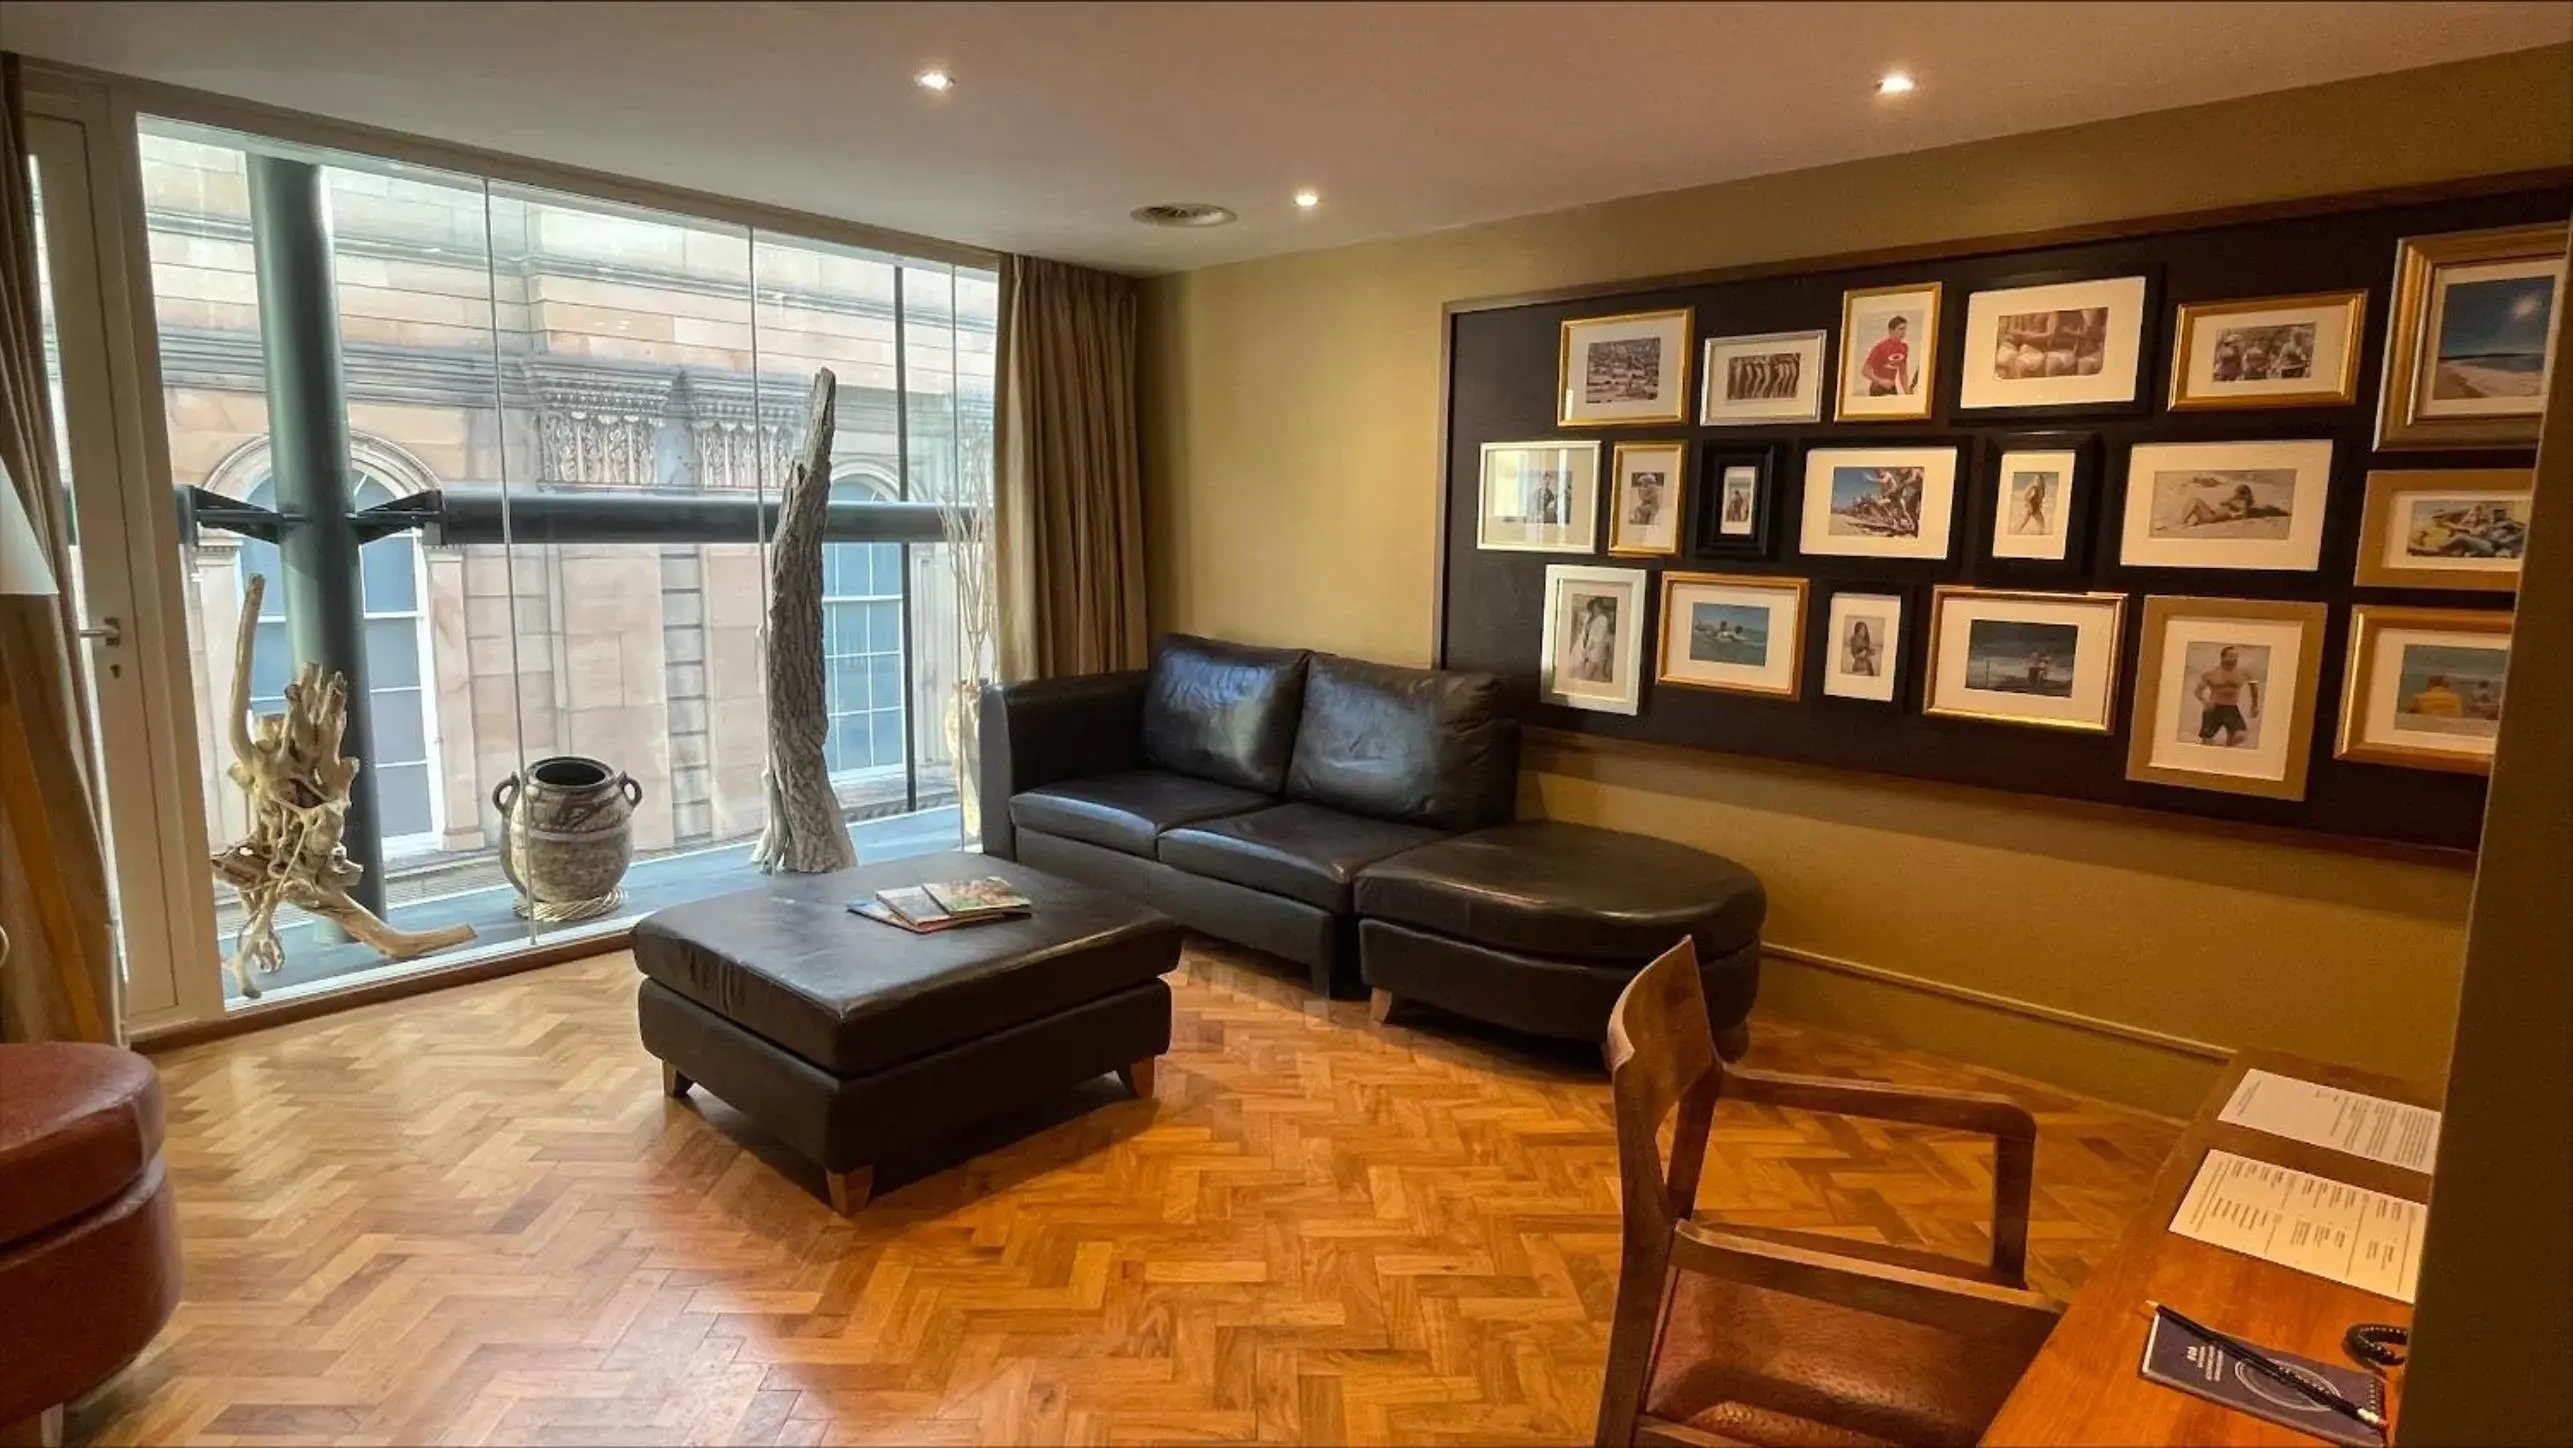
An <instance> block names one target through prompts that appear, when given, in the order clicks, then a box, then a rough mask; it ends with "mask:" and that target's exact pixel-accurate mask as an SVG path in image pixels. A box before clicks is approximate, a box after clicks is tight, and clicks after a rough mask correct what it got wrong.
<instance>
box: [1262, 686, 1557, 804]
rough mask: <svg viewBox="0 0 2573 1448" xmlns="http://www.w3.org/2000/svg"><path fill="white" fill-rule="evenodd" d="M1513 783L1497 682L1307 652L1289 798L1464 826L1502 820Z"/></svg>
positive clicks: (1515, 747)
mask: <svg viewBox="0 0 2573 1448" xmlns="http://www.w3.org/2000/svg"><path fill="white" fill-rule="evenodd" d="M1518 787H1519V725H1518V721H1517V720H1515V719H1513V718H1511V717H1510V716H1509V714H1508V713H1507V712H1506V710H1505V708H1504V706H1503V698H1502V692H1501V680H1500V679H1499V678H1498V677H1497V676H1495V675H1492V674H1479V673H1467V672H1463V671H1460V670H1447V669H1405V668H1398V667H1396V666H1394V665H1392V664H1371V663H1368V662H1366V661H1364V660H1361V659H1343V658H1337V657H1334V656H1333V655H1330V654H1316V655H1314V657H1313V662H1312V664H1311V666H1310V667H1309V669H1308V670H1307V672H1306V675H1305V683H1304V716H1303V720H1302V722H1301V723H1300V724H1299V725H1298V727H1297V730H1296V738H1295V757H1294V762H1293V764H1292V765H1291V766H1290V768H1289V769H1288V772H1287V782H1286V792H1287V795H1288V796H1289V797H1290V798H1293V799H1302V800H1311V801H1313V802H1314V803H1316V804H1325V805H1329V806H1331V807H1332V808H1334V809H1341V810H1347V811H1349V812H1350V813H1352V814H1362V815H1374V816H1376V817H1378V818H1380V819H1389V820H1401V821H1402V822H1404V823H1405V824H1415V825H1427V826H1429V827H1430V828H1433V829H1438V830H1471V829H1480V828H1482V827H1484V826H1486V825H1497V824H1505V823H1507V822H1508V821H1509V819H1510V815H1511V812H1512V808H1513V805H1514V803H1515V800H1516V795H1517V792H1518Z"/></svg>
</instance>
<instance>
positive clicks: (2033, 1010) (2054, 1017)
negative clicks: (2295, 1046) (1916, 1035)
mask: <svg viewBox="0 0 2573 1448" xmlns="http://www.w3.org/2000/svg"><path fill="white" fill-rule="evenodd" d="M1760 950H1761V953H1762V954H1763V955H1774V956H1776V957H1778V958H1779V959H1780V960H1786V961H1793V962H1794V963H1796V964H1798V965H1804V966H1812V967H1814V968H1816V969H1819V970H1828V971H1834V972H1837V973H1839V974H1842V975H1851V976H1856V977H1858V978H1859V979H1861V980H1870V981H1875V982H1877V983H1878V984H1881V985H1890V986H1894V987H1896V988H1897V989H1901V990H1910V991H1919V992H1920V993H1922V994H1923V995H1933V996H1940V997H1943V998H1945V999H1948V1000H1952V1001H1959V1002H1962V1003H1964V1004H1966V1005H1970V1006H1977V1007H1980V1008H1982V1009H1984V1010H1990V1011H2000V1012H2002V1013H2004V1014H2006V1015H2014V1016H2024V1017H2026V1018H2028V1019H2030V1020H2036V1021H2044V1022H2046V1023H2047V1024H2048V1025H2055V1026H2063V1027H2066V1028H2069V1029H2071V1030H2076V1031H2086V1032H2088V1033H2090V1034H2092V1035H2095V1036H2107V1037H2110V1038H2112V1039H2114V1040H2119V1041H2125V1042H2127V1043H2129V1044H2131V1045H2138V1046H2143V1047H2146V1048H2148V1049H2150V1050H2156V1051H2167V1052H2169V1053H2171V1054H2173V1055H2177V1056H2187V1057H2190V1058H2192V1059H2196V1060H2203V1061H2214V1062H2218V1063H2222V1062H2225V1061H2229V1060H2231V1059H2233V1056H2234V1054H2235V1051H2234V1048H2233V1047H2231V1046H2220V1045H2217V1044H2215V1043H2214V1042H2212V1041H2201V1040H2197V1039H2195V1038H2194V1037H2190V1036H2181V1035H2174V1034H2172V1033H2171V1032H2169V1031H2157V1030H2154V1029H2153V1028H2152V1027H2150V1026H2137V1025H2129V1024H2128V1023H2126V1022H2124V1021H2112V1020H2109V1019H2106V1018H2105V1017H2101V1016H2092V1015H2084V1014H2082V1013H2081V1012H2079V1011H2068V1010H2065V1009H2063V1008H2061V1007H2059V1006H2050V1005H2045V1004H2042V1003H2040V1002H2037V1001H2030V1000H2021V999H2020V998H2018V997H2017V996H2007V995H2002V994H2000V993H1998V992H1996V991H1986V990H1976V989H1975V988H1974V987H1972V986H1963V985H1955V984H1951V983H1950V982H1947V981H1943V980H1933V979H1931V978H1929V977H1927V976H1919V975H1911V974H1908V973H1906V972H1904V971H1899V970H1888V969H1886V968H1885V967H1884V966H1881V965H1868V964H1866V963H1864V962H1862V961H1856V960H1844V959H1842V958H1841V957H1839V956H1837V955H1825V954H1823V953H1822V952H1821V951H1819V950H1801V949H1798V948H1797V947H1795V946H1792V945H1780V944H1778V943H1777V942H1775V941H1768V940H1764V941H1762V942H1761V943H1760Z"/></svg>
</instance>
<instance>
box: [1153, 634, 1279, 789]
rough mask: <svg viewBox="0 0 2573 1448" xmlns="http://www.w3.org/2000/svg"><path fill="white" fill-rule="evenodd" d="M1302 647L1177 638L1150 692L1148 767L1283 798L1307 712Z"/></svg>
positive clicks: (1161, 646)
mask: <svg viewBox="0 0 2573 1448" xmlns="http://www.w3.org/2000/svg"><path fill="white" fill-rule="evenodd" d="M1309 657H1310V655H1308V654H1307V653H1305V651H1304V650H1302V649H1263V648H1253V647H1251V646H1250V645H1248V644H1230V643H1224V642H1222V641H1220V640H1217V639H1201V638H1197V637H1194V636H1192V635H1189V634H1170V635H1166V636H1165V637H1163V638H1162V640H1161V641H1160V642H1159V643H1158V644H1157V645H1155V647H1154V650H1153V661H1152V674H1151V677H1150V679H1149V680H1148V681H1147V682H1146V683H1145V686H1144V741H1143V742H1144V762H1145V763H1147V764H1156V765H1159V766H1161V767H1162V768H1164V769H1172V770H1177V771H1178V772H1180V773H1181V774H1193V775H1196V776H1197V777H1199V778H1201V779H1211V780H1215V781H1217V782H1218V783H1222V784H1229V785H1234V786H1237V787H1239V788H1242V789H1253V790H1258V791H1259V792H1260V793H1262V794H1276V793H1278V792H1279V791H1280V790H1281V789H1283V788H1285V786H1286V772H1287V756H1288V754H1289V753H1290V752H1291V751H1292V750H1293V749H1294V748H1295V726H1296V719H1297V716H1298V714H1299V712H1300V711H1301V710H1302V709H1303V707H1304V671H1305V661H1306V659H1308V658H1309Z"/></svg>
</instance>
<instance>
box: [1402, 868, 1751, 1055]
mask: <svg viewBox="0 0 2573 1448" xmlns="http://www.w3.org/2000/svg"><path fill="white" fill-rule="evenodd" d="M1356 898H1357V909H1358V914H1359V917H1360V919H1359V924H1358V950H1359V962H1360V970H1361V972H1362V973H1363V974H1364V976H1365V978H1366V982H1367V986H1368V988H1369V992H1370V995H1371V998H1372V1000H1373V1002H1374V1009H1375V1013H1376V1016H1377V1019H1379V1020H1382V1019H1384V1018H1385V1017H1386V1016H1387V1015H1389V1014H1390V1013H1391V1012H1392V1011H1393V1010H1394V1009H1395V1007H1396V1006H1397V1005H1398V1004H1399V1003H1401V1002H1404V1001H1426V1002H1428V1003H1430V1004H1432V1005H1436V1006H1441V1007H1444V1008H1445V1009H1448V1010H1451V1011H1455V1012H1457V1013H1458V1014H1460V1015H1467V1016H1472V1017H1474V1018H1476V1019H1478V1020H1484V1021H1490V1022H1492V1023H1493V1024H1495V1025H1501V1026H1507V1027H1510V1028H1511V1029H1513V1030H1519V1031H1526V1032H1529V1033H1531V1034H1535V1035H1544V1036H1558V1037H1563V1038H1567V1039H1572V1040H1585V1041H1600V1040H1603V1039H1605V1038H1606V1035H1607V1031H1608V1012H1609V1009H1610V1008H1611V1007H1612V1006H1614V1005H1615V1004H1616V1003H1617V995H1618V993H1619V992H1620V991H1622V990H1624V989H1625V988H1626V983H1627V982H1628V981H1629V980H1631V979H1633V978H1634V975H1635V972H1636V971H1638V970H1641V969H1643V968H1644V967H1645V966H1646V965H1648V964H1650V963H1651V962H1652V961H1653V959H1654V958H1655V957H1657V956H1659V955H1660V954H1661V953H1662V952H1663V951H1666V950H1668V949H1670V948H1671V947H1672V946H1674V945H1676V944H1678V943H1679V942H1680V940H1681V939H1682V938H1683V937H1690V938H1694V939H1695V940H1696V942H1697V952H1698V959H1699V960H1700V962H1702V964H1701V965H1700V966H1699V971H1700V974H1701V976H1702V978H1703V981H1704V984H1705V987H1706V1004H1707V1014H1708V1016H1709V1018H1710V1019H1711V1020H1712V1021H1713V1022H1714V1025H1715V1028H1716V1043H1717V1045H1718V1047H1719V1048H1721V1049H1722V1050H1723V1052H1724V1054H1726V1055H1727V1056H1730V1057H1738V1056H1740V1055H1741V1054H1742V1051H1743V1050H1744V1049H1745V1048H1746V1047H1747V1046H1748V1045H1749V1043H1750V1033H1749V1031H1748V1029H1747V1028H1746V1027H1745V1026H1744V1025H1743V1020H1744V1018H1745V1017H1747V1016H1748V1015H1749V1014H1750V1012H1751V1001H1752V998H1753V996H1754V995H1756V994H1757V993H1758V991H1759V986H1760V925H1761V921H1762V919H1763V917H1764V916H1765V915H1766V914H1767V912H1768V897H1767V895H1766V894H1765V893H1764V892H1763V891H1762V889H1761V887H1760V881H1759V879H1758V877H1756V876H1754V875H1753V874H1752V873H1751V872H1750V871H1748V870H1745V869H1743V868H1742V867H1741V866H1740V865H1737V864H1735V863H1733V862H1732V861H1731V860H1727V859H1724V858H1722V857H1721V856H1717V855H1710V854H1708V853H1706V852H1705V851H1703V850H1694V849H1691V848H1689V847H1688V846H1686V845H1680V844H1674V843H1672V842H1671V841H1668V840H1660V839H1654V838H1652V837H1650V836H1646V835H1634V834H1627V833H1625V832H1623V831H1620V830H1604V829H1595V828H1592V827H1590V826H1587V825H1570V824H1559V823H1554V822H1551V821H1527V822H1522V823H1519V824H1510V825H1501V826H1498V827H1496V828H1492V829H1484V830H1476V831H1473V832H1472V833H1469V834H1462V835H1456V836H1453V837H1451V838H1448V839H1444V840H1440V841H1437V842H1436V843H1433V844H1427V845H1423V846H1421V847H1419V848H1418V849H1413V850H1407V851H1405V852H1403V853H1401V854H1398V855H1395V856H1393V857H1392V858H1391V859H1387V860H1382V861H1379V862H1378V863H1376V864H1374V865H1371V866H1369V867H1368V868H1367V869H1366V870H1365V871H1364V872H1362V873H1361V874H1360V875H1359V876H1358V881H1357V887H1356Z"/></svg>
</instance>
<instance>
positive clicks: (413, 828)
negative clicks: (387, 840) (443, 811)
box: [375, 764, 434, 837]
mask: <svg viewBox="0 0 2573 1448" xmlns="http://www.w3.org/2000/svg"><path fill="white" fill-rule="evenodd" d="M375 808H376V813H377V817H378V822H379V824H380V826H381V828H382V829H383V831H384V833H385V834H386V835H387V836H388V837H390V836H394V835H423V834H427V833H428V832H429V831H430V830H431V829H432V828H433V827H434V821H433V817H432V816H431V814H430V813H429V767H428V766H427V765H425V764H388V765H382V766H379V767H378V768H377V769H376V771H375Z"/></svg>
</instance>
